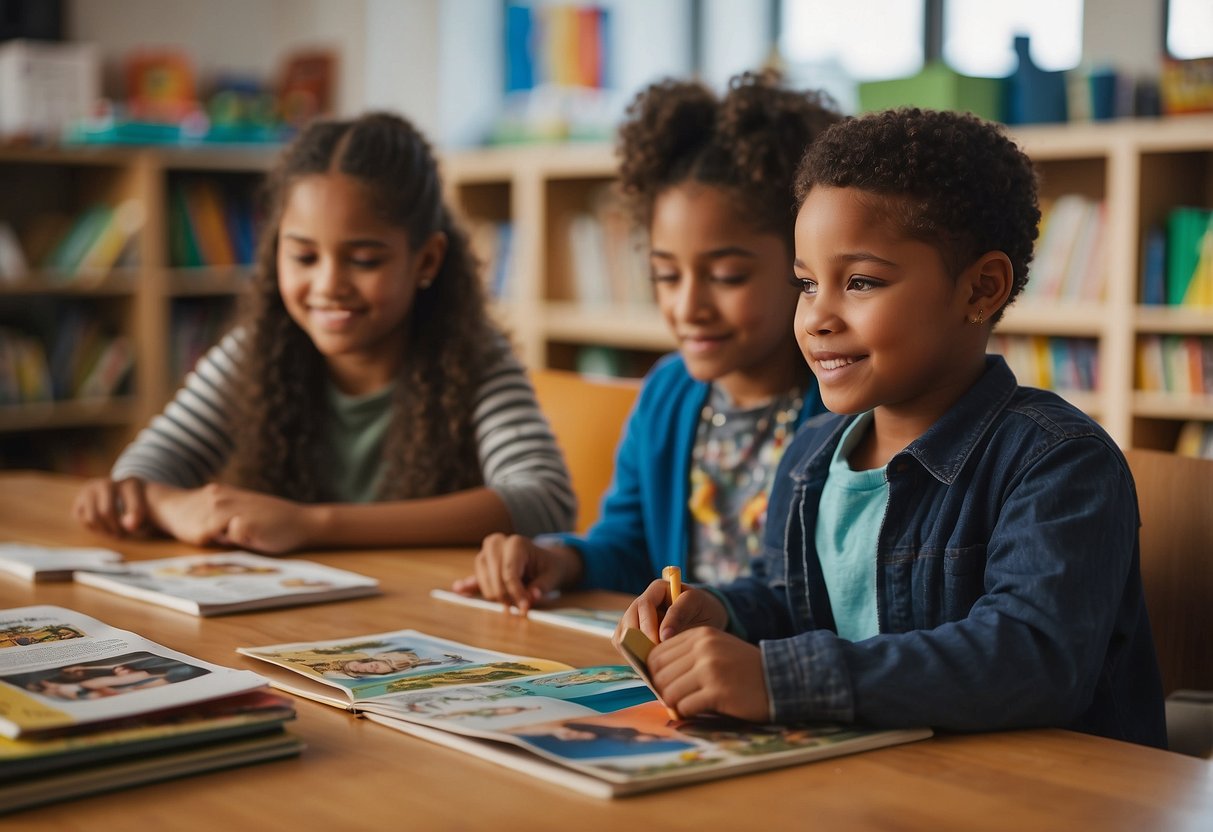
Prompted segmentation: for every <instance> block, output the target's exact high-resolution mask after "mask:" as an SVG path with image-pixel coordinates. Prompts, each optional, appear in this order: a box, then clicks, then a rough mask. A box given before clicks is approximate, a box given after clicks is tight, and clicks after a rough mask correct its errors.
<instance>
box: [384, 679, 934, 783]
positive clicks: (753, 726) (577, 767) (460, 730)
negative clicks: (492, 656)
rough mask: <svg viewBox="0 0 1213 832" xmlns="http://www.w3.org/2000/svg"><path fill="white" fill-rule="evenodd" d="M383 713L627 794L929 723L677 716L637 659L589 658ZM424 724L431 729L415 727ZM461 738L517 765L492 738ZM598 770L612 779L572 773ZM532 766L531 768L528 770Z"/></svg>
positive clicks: (869, 744) (411, 698) (389, 701)
mask: <svg viewBox="0 0 1213 832" xmlns="http://www.w3.org/2000/svg"><path fill="white" fill-rule="evenodd" d="M367 710H368V711H369V712H370V713H371V715H372V718H374V719H375V721H376V722H380V723H381V724H384V725H388V726H389V727H393V728H396V729H397V730H400V731H404V732H406V733H414V734H416V735H418V736H422V737H424V738H426V739H429V740H431V741H433V742H439V743H442V742H444V738H443V734H442V733H440V732H448V733H453V734H458V735H460V736H462V737H476V738H480V739H481V740H496V741H498V742H506V743H510V744H512V745H515V746H518V747H520V748H523V749H525V750H527V751H528V752H530V753H532V754H534V755H537V756H538V757H540V758H543V759H544V760H546V761H548V762H549V763H553V764H555V766H554V767H551V768H548V769H545V768H543V767H542V766H537V765H531V766H528V767H526V769H525V770H526V771H528V772H529V773H532V774H536V775H538V776H541V777H545V778H546V779H551V780H553V781H554V782H558V783H563V784H564V785H569V786H571V787H573V788H578V789H579V790H581V791H585V792H586V793H589V794H598V795H601V794H627V793H631V792H635V791H644V790H648V789H654V788H661V787H664V786H670V785H676V784H678V783H683V782H693V781H695V780H703V779H710V778H713V777H723V776H728V775H730V774H739V773H742V772H745V771H752V770H758V769H763V768H772V767H775V766H781V765H789V764H792V763H795V762H801V761H807V760H811V759H818V758H823V757H828V756H835V755H837V754H846V753H853V752H856V751H862V750H866V749H868V748H876V747H880V746H883V745H889V744H892V743H895V742H907V741H909V740H912V739H920V738H922V737H926V736H929V735H930V731H929V730H925V729H916V730H912V731H876V730H870V729H863V728H856V727H852V726H843V725H767V724H757V723H748V722H743V721H741V720H736V719H731V718H728V717H715V716H702V717H696V718H695V719H677V718H674V719H671V717H670V715H669V713H668V711H667V710H666V708H665V707H664V706H663V705H662V704H661V703H660V702H658V701H656V697H655V696H654V694H653V692H652V691H651V690H650V689H649V687H648V686H647V685H646V684H645V682H644V681H643V680H642V679H640V678H639V676H638V675H637V674H636V673H635V672H634V671H633V670H631V669H630V668H627V667H622V666H613V665H604V666H597V667H587V668H581V669H576V670H571V671H563V672H560V673H553V674H548V675H545V676H539V677H532V678H529V679H522V680H518V681H513V682H506V683H490V684H481V685H475V686H470V687H455V688H446V689H442V690H432V691H423V692H416V693H402V694H398V695H395V696H389V697H384V698H381V699H378V700H376V701H375V702H374V703H373V704H371V705H369V706H368V708H367ZM416 726H423V728H424V729H430V730H420V731H417V730H414V728H415V727H416ZM450 744H451V745H453V746H454V747H458V748H460V749H462V750H465V751H469V752H470V753H473V754H477V753H480V752H481V751H483V752H484V753H483V754H482V756H484V757H485V758H486V759H490V760H496V761H501V762H504V763H505V764H507V765H511V767H515V768H519V766H517V764H516V763H517V758H516V756H511V755H508V754H504V755H503V754H502V753H501V751H500V748H499V747H495V746H494V745H493V744H492V743H488V742H485V743H482V744H481V745H476V744H470V743H468V742H466V741H453V742H451V743H450ZM561 769H568V770H572V771H573V772H577V773H579V774H581V775H588V776H589V777H592V778H594V779H595V780H596V781H598V782H600V783H605V784H608V786H609V787H608V788H606V789H605V790H604V789H603V788H600V787H598V788H596V787H594V786H593V785H587V784H586V783H585V782H584V781H578V780H577V779H576V778H569V777H568V776H567V773H566V772H562V771H561ZM520 770H523V769H520Z"/></svg>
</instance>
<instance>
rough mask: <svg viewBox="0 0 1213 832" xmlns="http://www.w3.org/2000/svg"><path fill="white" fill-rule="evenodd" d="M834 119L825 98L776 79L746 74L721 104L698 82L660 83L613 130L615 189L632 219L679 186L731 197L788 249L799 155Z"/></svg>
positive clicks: (640, 219)
mask: <svg viewBox="0 0 1213 832" xmlns="http://www.w3.org/2000/svg"><path fill="white" fill-rule="evenodd" d="M840 118H842V116H841V114H840V113H839V112H838V110H837V107H836V106H835V104H834V102H833V101H832V99H830V98H829V96H827V95H825V94H824V93H820V92H813V91H797V90H791V89H788V88H786V87H784V86H783V79H782V77H781V76H780V75H779V74H778V73H777V72H774V71H765V72H758V73H755V72H745V73H742V74H740V75H738V76H735V77H734V78H733V79H732V80H731V81H730V82H729V88H728V90H727V92H726V93H725V95H724V96H723V97H718V96H717V95H716V94H715V93H713V92H712V91H711V90H710V89H708V87H706V86H704V85H703V84H701V83H698V82H696V81H682V80H676V79H666V80H664V81H660V82H658V83H655V84H652V85H650V86H648V87H646V88H645V89H643V90H641V92H640V93H639V94H637V96H636V97H635V98H634V99H633V100H632V103H631V104H630V105H629V106H628V109H627V114H626V117H625V120H624V123H623V124H622V126H621V127H620V128H619V133H618V140H617V143H616V152H617V155H618V156H619V181H620V186H621V188H622V191H623V194H624V196H625V198H626V199H627V201H628V205H629V208H630V210H631V213H632V216H633V218H634V220H635V221H636V222H637V224H639V225H640V226H642V227H645V228H647V227H648V226H649V223H650V222H651V221H652V216H653V204H654V203H655V202H656V200H657V197H658V196H660V195H661V194H662V193H663V192H664V191H665V190H667V189H668V188H670V187H673V186H675V185H680V184H682V183H684V182H697V183H700V184H704V185H710V186H713V187H718V188H722V189H724V190H727V191H728V192H729V193H730V194H732V195H733V196H734V197H735V198H736V199H737V200H738V204H739V207H740V209H741V211H742V212H744V214H745V215H747V216H749V217H751V218H752V220H753V226H754V227H755V228H757V229H761V230H764V231H772V232H774V233H777V234H779V235H780V236H781V237H783V238H784V239H785V240H786V241H787V243H788V251H789V252H791V251H792V232H793V229H794V227H795V224H796V209H797V205H796V200H795V198H794V196H793V193H792V182H793V178H794V176H795V174H796V168H797V165H798V164H799V163H800V160H801V158H802V157H803V156H804V151H805V148H806V147H808V146H809V144H810V143H812V141H813V140H814V139H815V138H817V136H819V135H820V134H821V133H822V131H824V130H825V129H826V127H828V126H829V125H831V124H833V123H835V122H837V121H838V120H839V119H840Z"/></svg>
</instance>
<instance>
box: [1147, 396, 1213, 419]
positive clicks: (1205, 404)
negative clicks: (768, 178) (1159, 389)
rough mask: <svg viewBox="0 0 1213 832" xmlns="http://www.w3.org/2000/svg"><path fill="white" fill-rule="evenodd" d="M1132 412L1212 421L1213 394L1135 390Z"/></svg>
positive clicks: (1163, 417) (1157, 417) (1170, 417)
mask: <svg viewBox="0 0 1213 832" xmlns="http://www.w3.org/2000/svg"><path fill="white" fill-rule="evenodd" d="M1133 413H1134V415H1136V416H1144V417H1147V418H1154V419H1173V420H1185V421H1186V420H1188V419H1199V420H1201V421H1213V396H1184V395H1180V394H1178V393H1143V392H1141V391H1137V392H1135V393H1134V394H1133Z"/></svg>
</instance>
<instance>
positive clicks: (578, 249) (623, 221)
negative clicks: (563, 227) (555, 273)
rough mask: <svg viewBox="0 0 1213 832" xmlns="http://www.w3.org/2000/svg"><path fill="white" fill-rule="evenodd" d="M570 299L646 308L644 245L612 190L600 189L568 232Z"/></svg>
mask: <svg viewBox="0 0 1213 832" xmlns="http://www.w3.org/2000/svg"><path fill="white" fill-rule="evenodd" d="M568 246H569V259H570V264H569V267H570V269H571V271H572V274H571V277H572V290H573V299H574V300H576V301H578V302H580V303H585V304H591V305H605V304H622V305H629V304H640V305H645V304H650V305H651V304H652V303H653V285H652V281H651V280H650V277H649V276H650V272H651V269H650V267H649V261H648V243H647V241H646V239H645V235H644V232H643V231H642V230H641V229H639V228H637V227H636V224H635V223H634V222H633V221H632V218H631V216H630V215H629V213H628V212H627V210H626V208H625V207H624V205H623V204H622V202H621V200H620V198H619V195H618V193H617V192H616V190H615V189H614V188H611V187H604V188H602V189H601V190H600V191H599V192H598V193H597V194H596V195H595V196H594V197H593V198H592V200H591V207H590V210H589V211H587V212H583V213H579V214H575V215H573V217H572V218H571V219H570V220H569V227H568Z"/></svg>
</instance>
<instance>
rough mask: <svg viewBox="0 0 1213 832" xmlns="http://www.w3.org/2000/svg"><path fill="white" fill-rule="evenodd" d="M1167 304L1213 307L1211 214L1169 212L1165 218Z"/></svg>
mask: <svg viewBox="0 0 1213 832" xmlns="http://www.w3.org/2000/svg"><path fill="white" fill-rule="evenodd" d="M1166 261H1167V263H1166V265H1167V271H1166V273H1167V278H1166V286H1167V303H1168V304H1170V305H1172V306H1213V210H1209V209H1207V208H1199V207H1193V206H1179V207H1176V208H1173V209H1172V210H1171V212H1170V213H1169V214H1168V215H1167V257H1166Z"/></svg>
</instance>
